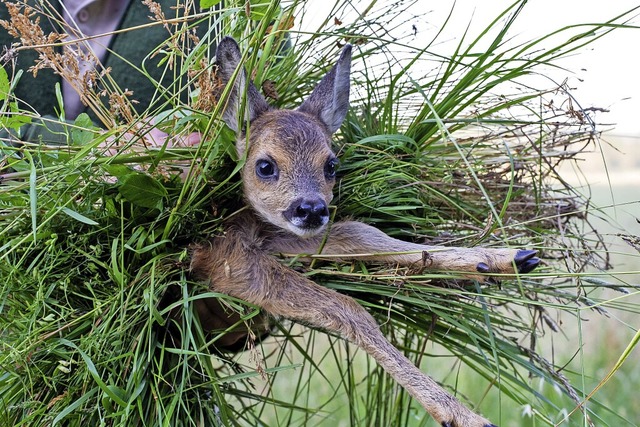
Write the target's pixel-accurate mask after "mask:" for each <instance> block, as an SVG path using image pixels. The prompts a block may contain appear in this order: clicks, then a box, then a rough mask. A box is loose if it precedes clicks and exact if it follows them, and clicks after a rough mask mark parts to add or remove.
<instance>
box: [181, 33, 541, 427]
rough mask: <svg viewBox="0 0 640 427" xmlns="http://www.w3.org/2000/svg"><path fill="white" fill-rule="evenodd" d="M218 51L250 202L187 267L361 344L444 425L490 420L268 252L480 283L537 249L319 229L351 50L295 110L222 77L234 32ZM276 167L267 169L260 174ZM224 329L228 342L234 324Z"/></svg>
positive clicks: (214, 312)
mask: <svg viewBox="0 0 640 427" xmlns="http://www.w3.org/2000/svg"><path fill="white" fill-rule="evenodd" d="M218 49H219V50H218V67H219V70H220V74H221V77H222V80H223V81H224V82H225V84H226V83H230V84H233V85H234V86H233V88H234V89H233V90H232V93H231V96H230V100H229V105H228V106H227V109H226V111H225V120H226V122H227V124H228V125H229V126H230V127H232V128H233V129H235V130H236V131H239V132H238V133H239V134H240V135H239V138H238V143H237V149H238V153H239V154H240V155H241V156H244V158H245V164H244V166H243V169H242V178H243V185H244V195H245V199H246V202H247V204H248V205H249V206H250V208H251V209H250V210H248V211H246V212H244V213H242V214H240V215H238V216H236V217H235V218H234V219H233V220H232V221H231V222H230V223H229V224H228V227H227V228H226V232H225V234H224V235H223V236H218V237H215V238H213V240H211V241H210V242H209V243H207V244H203V245H200V246H197V247H196V248H195V249H194V250H193V252H192V261H191V269H192V271H193V273H194V274H195V275H196V276H197V277H199V278H201V279H203V280H207V281H208V283H209V284H210V286H211V288H212V289H213V290H215V291H217V292H222V293H226V294H229V295H231V296H234V297H237V298H240V299H243V300H246V301H248V302H250V303H252V304H255V305H257V306H259V307H262V308H263V309H264V310H265V311H266V312H268V313H271V314H272V315H275V316H281V317H285V318H288V319H292V320H295V321H299V322H302V323H305V324H308V325H310V326H313V327H316V328H321V329H324V330H327V331H330V332H332V333H335V334H338V335H340V336H342V337H344V338H345V339H347V340H349V341H351V342H352V343H354V344H356V345H357V346H359V347H361V348H362V349H364V350H365V351H366V352H367V353H368V354H370V355H371V356H372V357H373V358H375V360H376V361H377V362H378V363H379V364H380V365H381V366H382V367H383V368H384V369H385V370H386V371H387V372H388V373H389V375H391V376H392V377H393V378H394V379H395V380H396V381H397V382H398V383H399V384H400V385H402V386H403V387H404V388H405V389H406V390H407V391H408V392H409V393H410V394H411V395H412V396H413V397H414V398H415V399H416V400H418V401H419V402H420V403H421V404H422V406H423V407H424V408H425V409H426V410H427V411H428V412H429V414H431V415H432V416H433V417H434V418H435V419H436V420H437V421H438V422H439V423H441V424H442V425H443V426H451V427H487V426H491V425H492V424H491V423H490V422H489V421H488V420H486V419H485V418H483V417H481V416H479V415H476V414H475V413H473V412H472V411H470V410H469V409H467V408H466V407H465V406H464V405H462V404H461V403H460V402H458V401H457V400H456V399H455V398H454V397H453V396H451V395H450V394H449V393H447V392H446V391H444V390H443V389H442V388H441V387H440V386H438V384H437V383H436V382H435V381H433V380H432V379H431V378H430V377H429V376H427V375H426V374H424V373H422V372H421V371H420V370H419V369H418V368H416V367H415V366H414V365H413V364H412V363H411V362H410V361H409V360H408V359H407V358H406V357H405V356H404V355H403V354H402V353H401V352H400V351H398V350H397V349H396V348H395V347H393V346H392V345H391V344H390V343H389V342H388V341H387V340H386V339H385V337H384V336H383V334H382V333H381V332H380V329H379V328H378V325H377V324H376V322H375V321H374V319H373V318H372V317H371V315H369V313H367V312H366V311H365V310H364V309H363V308H362V307H361V306H360V305H359V304H358V303H356V302H355V301H354V300H353V299H352V298H350V297H348V296H345V295H342V294H340V293H338V292H336V291H333V290H330V289H327V288H324V287H322V286H319V285H317V284H316V283H314V282H312V281H311V280H309V279H308V278H306V277H304V276H303V275H301V274H300V273H297V272H295V271H293V270H291V269H290V268H287V267H286V266H284V265H282V264H281V263H280V262H278V260H277V259H276V258H275V257H273V256H272V254H274V253H292V254H317V255H319V256H320V257H322V256H325V257H331V258H333V259H335V258H339V259H344V260H348V259H364V260H371V261H378V262H390V263H397V264H402V265H416V264H417V265H420V266H421V267H424V268H428V269H433V270H442V271H455V272H461V273H463V274H464V275H465V276H467V277H473V278H478V279H480V280H482V279H484V278H486V276H485V275H482V274H478V273H479V272H481V273H488V272H491V273H501V274H517V269H521V270H523V271H524V272H527V271H530V270H531V269H533V268H535V266H536V265H537V263H538V260H537V258H534V255H535V252H534V251H519V250H517V249H482V248H445V247H439V246H425V245H419V244H414V243H407V242H403V241H400V240H397V239H393V238H391V237H389V236H387V235H386V234H384V233H383V232H381V231H379V230H377V229H376V228H373V227H371V226H368V225H366V224H363V223H360V222H356V221H344V222H338V223H335V224H332V225H330V226H329V225H328V224H327V223H326V222H327V221H328V210H326V206H328V204H329V202H330V201H331V199H332V197H333V196H332V188H333V185H334V181H335V179H334V177H333V176H332V174H331V170H332V168H331V165H332V164H333V163H332V162H333V159H334V158H335V155H334V154H333V152H332V151H331V148H330V141H331V134H332V133H333V132H335V130H336V129H337V127H339V126H340V123H341V122H342V120H343V119H344V116H345V115H346V109H347V108H348V75H349V64H350V48H349V47H347V48H345V50H344V51H343V53H342V55H341V57H340V59H339V60H338V63H337V64H336V66H334V68H333V69H332V70H331V71H330V72H329V73H328V74H327V76H326V77H325V78H324V79H323V80H322V81H321V82H320V83H319V84H318V86H317V87H316V89H315V90H314V92H313V93H312V95H311V96H310V98H309V99H308V100H307V101H305V102H304V103H303V104H302V106H301V107H300V108H299V109H298V110H294V111H291V110H274V109H271V108H270V107H269V106H268V105H267V104H266V101H264V99H263V98H262V97H261V96H260V95H259V94H258V92H257V90H255V87H254V86H253V84H252V83H250V82H247V81H246V77H245V75H244V73H243V72H241V73H239V75H238V78H237V79H236V81H235V82H233V81H231V80H232V76H233V75H234V71H235V69H236V67H238V65H239V62H240V58H241V55H240V51H239V48H238V46H237V44H236V43H235V41H234V40H233V39H230V38H225V39H224V40H223V41H222V42H221V43H220V45H219V48H218ZM245 90H246V93H247V102H246V111H245V112H244V119H245V120H247V121H248V122H250V127H249V128H248V130H247V132H240V129H241V126H239V124H241V123H242V121H241V120H242V117H240V116H242V114H240V111H238V108H239V105H242V103H241V102H239V98H240V97H241V96H242V94H243V92H244V91H245ZM345 91H346V99H345ZM247 140H248V143H247ZM265 160H266V161H267V163H268V165H266V164H265V163H264V162H265ZM276 170H277V173H274V174H271V173H265V171H266V172H272V171H276ZM325 238H326V239H325ZM323 240H326V242H325V243H324V246H322V245H321V244H322V242H323ZM321 246H322V249H321ZM197 308H198V312H199V314H200V316H201V322H202V323H203V325H205V327H210V328H221V327H223V328H224V327H227V326H230V325H232V324H233V323H234V322H236V321H237V320H238V318H237V316H236V317H231V318H226V319H225V317H226V314H225V313H224V312H222V313H221V312H220V306H219V304H218V303H217V302H215V301H211V302H208V301H207V300H204V301H199V302H198V304H197ZM255 326H256V329H258V330H265V328H266V325H265V324H264V323H262V324H259V325H255ZM227 335H229V338H228V340H227V341H228V342H230V343H232V342H234V341H235V340H237V339H239V337H240V336H241V335H242V331H240V332H234V333H231V334H227ZM227 335H225V336H224V337H225V338H226V337H227ZM221 343H222V344H224V343H225V341H221Z"/></svg>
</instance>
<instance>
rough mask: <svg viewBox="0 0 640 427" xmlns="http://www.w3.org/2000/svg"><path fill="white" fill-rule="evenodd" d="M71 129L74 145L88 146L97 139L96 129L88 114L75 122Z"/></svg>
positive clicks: (83, 114)
mask: <svg viewBox="0 0 640 427" xmlns="http://www.w3.org/2000/svg"><path fill="white" fill-rule="evenodd" d="M73 124H74V126H75V127H74V128H73V129H71V141H72V142H73V144H74V145H87V144H88V143H90V142H91V141H93V139H94V138H95V131H94V129H95V127H94V126H93V122H92V121H91V118H89V116H88V115H87V114H86V113H82V114H80V115H79V116H78V117H77V118H76V120H75V121H74V122H73Z"/></svg>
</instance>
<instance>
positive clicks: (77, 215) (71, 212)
mask: <svg viewBox="0 0 640 427" xmlns="http://www.w3.org/2000/svg"><path fill="white" fill-rule="evenodd" d="M60 210H61V211H62V212H64V213H65V214H67V215H69V216H70V217H71V218H73V219H75V220H78V221H80V222H82V223H83V224H88V225H98V223H97V222H95V221H94V220H92V219H91V218H87V217H86V216H84V215H82V214H80V213H78V212H76V211H74V210H72V209H69V208H62V209H60Z"/></svg>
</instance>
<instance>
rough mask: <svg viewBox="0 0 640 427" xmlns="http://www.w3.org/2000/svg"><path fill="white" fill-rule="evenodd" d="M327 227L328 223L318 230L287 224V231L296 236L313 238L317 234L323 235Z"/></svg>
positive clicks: (317, 228)
mask: <svg viewBox="0 0 640 427" xmlns="http://www.w3.org/2000/svg"><path fill="white" fill-rule="evenodd" d="M325 225H326V223H325V224H322V225H321V226H319V227H316V228H303V227H298V226H297V225H295V224H293V223H291V222H287V227H286V229H287V230H289V231H290V232H292V233H293V234H295V235H296V236H300V237H313V236H315V235H316V234H319V233H321V232H322V231H323V230H324V229H325Z"/></svg>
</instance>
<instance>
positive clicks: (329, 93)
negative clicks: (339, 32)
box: [298, 44, 351, 133]
mask: <svg viewBox="0 0 640 427" xmlns="http://www.w3.org/2000/svg"><path fill="white" fill-rule="evenodd" d="M350 72H351V45H349V44H347V45H345V47H344V48H343V49H342V53H341V54H340V58H339V59H338V62H337V63H336V65H334V66H333V68H332V69H331V70H330V71H329V72H328V73H327V75H326V76H324V78H323V79H322V80H321V81H320V83H318V86H316V88H315V89H314V90H313V92H312V93H311V95H310V96H309V98H307V99H306V100H305V101H304V102H303V103H302V105H300V107H299V108H298V110H300V111H302V112H305V113H309V114H313V115H315V116H316V117H318V118H319V119H320V120H321V121H322V122H323V123H324V124H325V125H326V126H327V129H329V132H331V133H334V132H335V131H337V130H338V129H339V128H340V125H341V124H342V122H343V120H344V118H345V117H346V116H347V110H348V109H349V73H350Z"/></svg>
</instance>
